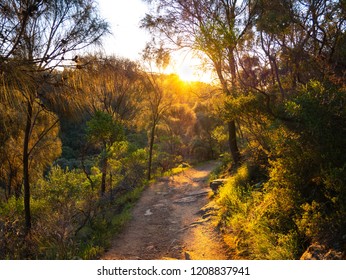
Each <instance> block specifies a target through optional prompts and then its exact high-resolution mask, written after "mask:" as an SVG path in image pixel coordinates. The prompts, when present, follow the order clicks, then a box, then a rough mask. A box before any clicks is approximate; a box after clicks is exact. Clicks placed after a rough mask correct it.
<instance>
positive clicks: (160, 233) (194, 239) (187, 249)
mask: <svg viewBox="0 0 346 280" xmlns="http://www.w3.org/2000/svg"><path fill="white" fill-rule="evenodd" d="M216 165H217V163H216V162H209V163H206V164H203V165H201V166H199V167H196V168H191V169H189V170H186V171H184V172H183V173H181V174H179V175H175V176H171V177H167V178H162V179H161V180H160V181H159V182H156V183H155V184H152V185H151V186H150V187H149V188H148V189H146V190H145V191H144V192H143V194H142V197H141V199H140V200H139V201H138V203H137V205H136V206H135V207H134V209H133V213H132V216H133V218H132V220H131V221H130V222H129V223H128V225H127V226H126V227H125V229H124V230H123V232H122V233H121V234H120V235H119V236H117V238H116V239H115V240H114V242H113V244H112V247H111V249H110V250H109V251H108V252H106V254H105V255H104V256H103V257H102V259H120V260H121V259H126V260H134V259H141V260H154V259H195V260H217V259H228V258H229V257H228V256H227V252H226V249H225V247H224V244H223V243H222V240H221V238H220V237H219V236H218V234H217V232H216V231H215V229H214V228H213V226H212V225H211V221H210V220H211V218H212V215H213V207H212V206H210V204H209V205H207V204H208V198H207V196H208V192H209V191H210V189H209V188H208V186H207V184H206V182H207V179H208V175H209V174H210V171H211V170H212V169H213V168H215V167H216Z"/></svg>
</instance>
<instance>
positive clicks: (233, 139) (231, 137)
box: [228, 120, 240, 165]
mask: <svg viewBox="0 0 346 280" xmlns="http://www.w3.org/2000/svg"><path fill="white" fill-rule="evenodd" d="M228 142H229V147H230V150H231V155H232V158H233V162H234V164H235V165H238V164H239V162H240V152H239V148H238V144H237V130H236V126H235V120H231V121H229V122H228Z"/></svg>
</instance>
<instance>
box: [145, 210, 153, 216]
mask: <svg viewBox="0 0 346 280" xmlns="http://www.w3.org/2000/svg"><path fill="white" fill-rule="evenodd" d="M152 214H153V212H151V210H150V209H148V210H147V211H145V214H144V216H151V215H152Z"/></svg>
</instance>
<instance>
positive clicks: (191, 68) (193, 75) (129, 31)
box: [98, 0, 210, 81]
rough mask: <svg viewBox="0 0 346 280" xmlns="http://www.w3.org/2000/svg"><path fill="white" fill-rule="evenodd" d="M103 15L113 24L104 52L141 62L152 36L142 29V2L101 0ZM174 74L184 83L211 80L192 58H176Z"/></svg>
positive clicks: (143, 8)
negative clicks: (143, 51) (142, 53)
mask: <svg viewBox="0 0 346 280" xmlns="http://www.w3.org/2000/svg"><path fill="white" fill-rule="evenodd" d="M98 2H99V8H100V13H101V15H102V16H103V17H104V18H105V19H106V20H107V21H108V22H109V23H110V25H111V31H112V33H113V34H112V35H110V36H109V37H108V38H106V39H105V40H104V46H103V48H104V50H105V52H106V53H107V54H108V55H117V56H121V57H127V58H129V59H131V60H139V59H140V58H141V52H142V50H143V49H144V47H145V44H146V42H148V41H150V35H149V34H148V33H147V32H146V31H145V30H143V29H140V28H139V25H140V20H141V19H142V18H143V17H144V16H145V14H146V13H147V12H148V7H147V5H146V4H145V3H144V2H143V1H142V0H98ZM173 59H174V62H173V65H171V67H170V69H171V70H170V71H171V72H175V73H177V74H178V75H179V76H180V77H181V78H182V79H184V80H188V81H191V80H203V81H208V80H210V74H209V75H205V74H204V73H203V72H201V71H198V70H196V66H198V64H199V61H198V60H197V59H193V58H192V57H191V55H189V54H187V53H186V52H185V53H184V54H181V55H179V56H176V57H175V58H173Z"/></svg>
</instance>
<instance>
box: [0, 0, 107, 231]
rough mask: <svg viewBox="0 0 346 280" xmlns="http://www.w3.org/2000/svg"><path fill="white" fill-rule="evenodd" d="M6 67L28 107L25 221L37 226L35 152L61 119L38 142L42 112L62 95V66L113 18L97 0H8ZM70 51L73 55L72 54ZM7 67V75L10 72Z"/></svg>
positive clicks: (0, 25)
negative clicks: (34, 210) (32, 176)
mask: <svg viewBox="0 0 346 280" xmlns="http://www.w3.org/2000/svg"><path fill="white" fill-rule="evenodd" d="M0 13H1V21H0V32H1V36H0V68H1V69H2V75H3V76H4V77H5V78H4V89H5V90H4V94H5V95H7V96H8V98H10V99H13V98H15V96H14V95H13V94H12V93H13V92H19V93H20V95H21V98H22V99H23V102H24V104H26V106H25V107H26V108H25V110H23V111H22V113H23V114H24V115H25V119H26V120H25V124H24V126H25V129H24V137H23V157H22V162H23V182H24V202H25V203H24V204H25V227H26V230H27V232H28V231H29V230H30V228H31V213H30V166H29V162H30V158H31V157H33V150H34V149H37V148H38V144H39V142H40V141H41V140H42V138H43V137H45V136H46V135H47V134H48V133H49V131H50V130H51V129H53V127H54V126H55V125H56V124H57V123H58V120H56V121H55V123H53V124H52V125H50V126H48V127H45V128H44V131H43V132H42V133H41V137H39V138H38V139H37V141H35V142H34V143H33V139H32V131H34V130H35V129H36V115H35V114H36V113H35V108H38V111H37V112H49V109H47V107H46V104H47V103H48V104H49V103H54V100H56V98H58V96H57V91H56V90H53V89H56V88H57V87H58V85H59V82H60V81H57V80H56V79H55V78H54V75H52V74H53V70H54V69H56V67H57V66H59V65H63V64H68V65H71V63H72V62H73V61H74V62H77V60H78V56H76V55H75V54H73V52H75V51H79V50H81V49H83V48H85V47H87V46H89V45H92V44H96V43H99V42H100V38H101V37H102V36H103V35H104V34H105V33H107V32H108V24H107V23H106V22H105V21H104V20H103V19H101V18H100V17H99V15H98V12H97V7H96V6H95V3H94V1H93V0H87V1H79V0H54V1H48V0H27V1H9V0H5V1H2V3H1V6H0ZM67 56H70V58H69V59H67ZM4 73H5V75H4Z"/></svg>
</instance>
